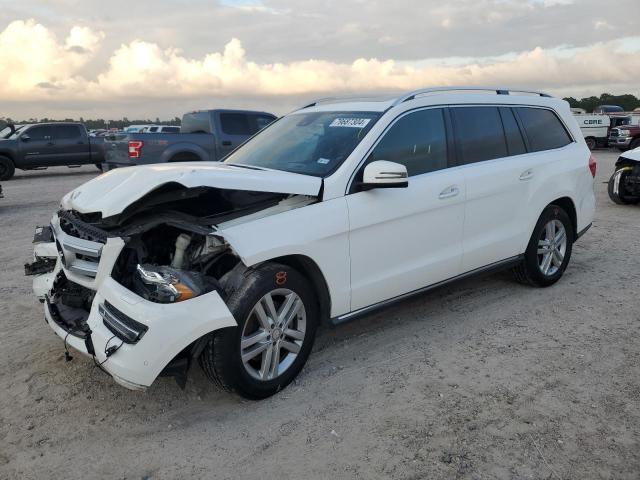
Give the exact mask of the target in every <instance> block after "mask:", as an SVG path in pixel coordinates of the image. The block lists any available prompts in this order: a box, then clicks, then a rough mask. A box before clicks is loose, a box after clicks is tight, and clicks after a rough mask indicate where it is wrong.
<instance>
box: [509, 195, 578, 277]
mask: <svg viewBox="0 0 640 480" xmlns="http://www.w3.org/2000/svg"><path fill="white" fill-rule="evenodd" d="M574 238H575V232H574V229H573V223H572V222H571V219H570V218H569V215H568V214H567V212H565V211H564V210H563V209H562V207H560V206H558V205H549V206H548V207H547V208H545V209H544V211H543V212H542V214H541V215H540V218H539V219H538V223H536V226H535V228H534V229H533V234H532V235H531V239H530V240H529V244H528V246H527V250H526V251H525V254H524V258H523V260H522V262H521V263H520V264H519V265H518V266H516V267H515V268H514V269H513V274H514V276H515V278H516V280H517V281H518V282H520V283H524V284H529V285H533V286H536V287H548V286H550V285H553V284H554V283H556V282H557V281H558V280H560V277H562V275H563V274H564V271H565V269H566V268H567V265H568V264H569V260H570V258H571V251H572V247H573V239H574Z"/></svg>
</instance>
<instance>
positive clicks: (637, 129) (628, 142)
mask: <svg viewBox="0 0 640 480" xmlns="http://www.w3.org/2000/svg"><path fill="white" fill-rule="evenodd" d="M609 146H610V147H617V148H618V149H620V150H622V151H624V150H634V149H636V148H638V147H640V125H622V126H620V127H617V128H612V129H611V132H610V133H609Z"/></svg>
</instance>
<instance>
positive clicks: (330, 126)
mask: <svg viewBox="0 0 640 480" xmlns="http://www.w3.org/2000/svg"><path fill="white" fill-rule="evenodd" d="M380 115H381V114H380V113H378V112H315V113H296V114H292V115H288V116H286V117H283V118H281V119H280V120H278V121H277V122H274V123H273V124H271V125H270V126H269V127H267V128H266V129H265V130H263V131H261V132H260V133H259V134H257V135H256V136H254V137H253V138H251V139H250V140H249V141H248V142H247V143H245V144H244V145H243V146H242V147H241V148H239V149H238V150H236V151H235V152H233V153H232V154H231V155H229V156H228V157H227V159H226V160H225V163H230V164H232V165H247V166H252V167H263V168H271V169H274V170H285V171H287V172H293V173H301V174H304V175H313V176H316V177H326V176H327V175H329V174H331V173H332V172H333V171H334V170H335V169H336V168H338V167H339V166H340V165H341V164H342V162H344V161H345V159H346V158H347V157H348V156H349V155H350V154H351V152H352V151H353V149H354V148H356V146H357V145H358V143H360V141H361V140H362V139H363V138H364V137H365V135H366V134H367V132H368V131H369V130H370V129H371V127H372V126H373V125H374V124H375V122H376V121H377V120H378V118H380Z"/></svg>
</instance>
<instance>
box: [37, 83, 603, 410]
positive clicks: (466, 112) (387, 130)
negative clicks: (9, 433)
mask: <svg viewBox="0 0 640 480" xmlns="http://www.w3.org/2000/svg"><path fill="white" fill-rule="evenodd" d="M594 175H595V162H593V159H592V158H591V156H590V152H589V149H588V148H587V146H586V145H585V141H584V139H583V137H582V134H581V132H580V128H579V127H578V125H577V123H576V121H575V120H574V118H573V115H572V114H571V112H570V110H569V106H568V104H567V103H566V102H564V101H561V100H558V99H554V98H551V97H549V96H548V95H545V94H541V93H537V92H521V91H518V92H514V91H511V92H510V91H508V90H499V89H495V90H488V89H482V88H471V87H470V88H460V87H456V88H432V89H425V90H419V91H415V92H409V93H406V94H403V95H400V96H397V97H394V98H362V99H353V98H352V99H342V100H341V99H326V100H321V101H318V102H315V103H312V104H311V105H308V106H306V107H304V108H302V109H300V110H297V111H295V112H293V113H291V114H289V115H286V116H284V117H282V118H281V119H279V120H278V121H276V122H274V123H273V124H271V125H270V126H269V127H268V128H266V129H264V130H263V131H261V132H260V133H258V134H257V135H255V136H254V137H253V138H251V139H250V140H248V141H247V142H246V143H245V144H244V145H243V146H242V147H240V148H239V149H237V150H236V151H235V152H234V153H232V154H231V155H230V156H229V157H227V158H226V160H225V161H224V162H222V163H214V162H200V163H182V164H179V163H174V164H162V165H149V166H142V167H132V168H127V169H117V170H114V171H111V172H109V173H107V174H104V175H101V176H99V177H97V178H96V179H94V180H91V181H90V182H88V183H86V184H84V185H82V186H81V187H79V188H77V189H76V190H74V191H72V192H70V193H69V194H67V195H66V196H65V197H64V199H63V200H62V204H61V209H60V211H59V212H58V213H57V214H55V215H54V217H53V219H52V221H51V226H50V227H45V228H42V229H40V230H38V232H37V235H36V239H35V241H36V253H35V261H34V263H33V264H31V265H30V266H28V270H29V273H31V274H36V277H35V279H34V291H35V293H36V295H38V296H39V297H40V298H41V299H43V301H44V302H45V316H46V319H47V322H48V323H49V325H50V326H51V328H52V329H53V330H54V331H55V332H56V333H57V334H58V335H59V336H60V337H61V338H63V339H64V341H65V348H66V346H67V345H69V346H71V347H73V348H74V349H76V350H79V351H81V352H83V353H85V354H87V355H89V356H91V357H93V359H94V361H95V362H96V363H97V364H99V365H100V366H101V368H103V369H104V370H105V371H106V372H108V373H109V374H110V375H111V376H112V377H113V378H114V379H115V380H116V381H117V382H118V383H120V384H122V385H124V386H126V387H129V388H144V387H146V386H149V385H151V383H152V382H153V381H154V380H155V378H156V377H157V376H158V375H160V374H166V375H173V376H175V377H176V379H177V380H178V381H179V383H180V384H182V385H184V381H185V379H186V373H187V370H188V368H189V366H190V364H191V363H192V361H193V360H196V359H198V360H199V361H200V364H201V366H202V367H203V369H204V371H205V372H206V374H207V375H208V376H209V377H210V378H211V379H212V380H213V381H215V382H216V383H217V384H219V385H220V386H222V387H223V388H225V389H228V390H232V391H235V392H237V393H239V394H241V395H243V396H246V397H249V398H263V397H266V396H269V395H272V394H274V393H275V392H277V391H278V390H280V389H281V388H283V387H285V386H286V385H287V384H288V383H289V382H291V380H293V378H294V377H295V376H296V375H297V374H298V373H299V372H300V370H301V369H302V367H303V365H304V363H305V361H306V359H307V357H308V356H309V353H310V351H311V348H312V345H313V341H314V336H315V333H316V328H317V326H318V324H319V323H320V322H321V321H323V320H328V321H330V322H332V323H333V324H337V323H340V322H343V321H345V320H348V319H351V318H354V317H356V316H359V315H362V314H366V313H368V312H371V311H374V310H376V309H378V308H381V307H384V306H387V305H389V304H390V303H392V302H395V301H397V300H400V299H403V298H405V297H407V296H409V295H413V294H416V293H420V292H423V291H425V290H428V289H431V288H434V287H436V286H439V285H442V284H444V283H447V282H451V281H454V280H456V279H459V278H461V277H466V276H468V275H471V274H475V273H479V272H485V271H487V270H493V269H497V268H513V271H514V273H515V277H516V279H517V280H519V281H523V282H526V283H529V284H532V285H536V286H541V287H545V286H549V285H551V284H553V283H554V282H556V281H557V280H558V279H559V278H560V277H561V276H562V274H563V272H564V271H565V269H566V267H567V264H568V263H569V258H570V256H571V247H572V244H573V242H574V241H575V240H576V239H577V238H578V237H579V236H580V235H581V234H582V233H583V232H585V231H586V230H587V229H588V228H589V226H590V225H591V221H592V218H593V214H594V208H595V198H594V192H593V178H594ZM51 257H55V258H53V259H52V258H51ZM54 264H55V265H54Z"/></svg>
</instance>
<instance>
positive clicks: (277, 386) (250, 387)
mask: <svg viewBox="0 0 640 480" xmlns="http://www.w3.org/2000/svg"><path fill="white" fill-rule="evenodd" d="M227 306H228V307H229V309H230V310H231V312H232V313H233V316H234V318H235V319H236V321H237V322H238V326H237V327H233V328H227V329H224V330H220V331H218V332H216V333H215V334H214V336H213V338H212V339H211V340H209V342H208V343H207V345H206V347H205V349H204V350H203V352H202V355H201V356H200V365H201V366H202V368H203V370H204V371H205V373H206V374H207V376H208V377H209V378H210V379H211V380H212V381H213V382H214V383H216V384H217V385H218V386H220V387H222V388H224V389H225V390H229V391H234V392H236V393H238V394H240V395H242V396H243V397H246V398H250V399H260V398H266V397H268V396H271V395H273V394H275V393H277V392H278V391H279V390H281V389H283V388H284V387H286V386H287V385H288V384H289V383H290V382H291V381H292V380H293V379H294V378H295V377H296V376H297V375H298V373H299V372H300V370H302V367H303V366H304V364H305V362H306V360H307V358H308V357H309V354H310V352H311V348H312V346H313V341H314V339H315V333H316V328H317V325H318V307H317V302H316V298H315V294H314V292H313V290H312V288H311V286H310V284H309V282H308V281H307V280H306V278H305V277H303V276H302V275H301V274H300V273H298V272H297V271H296V270H294V269H292V268H290V267H288V266H285V265H278V264H267V265H264V266H262V267H259V268H257V269H255V270H251V271H249V273H248V274H247V275H246V278H245V279H244V281H243V284H242V285H241V286H240V287H239V288H238V289H237V290H236V291H234V292H232V293H231V296H230V297H229V299H228V301H227Z"/></svg>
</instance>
